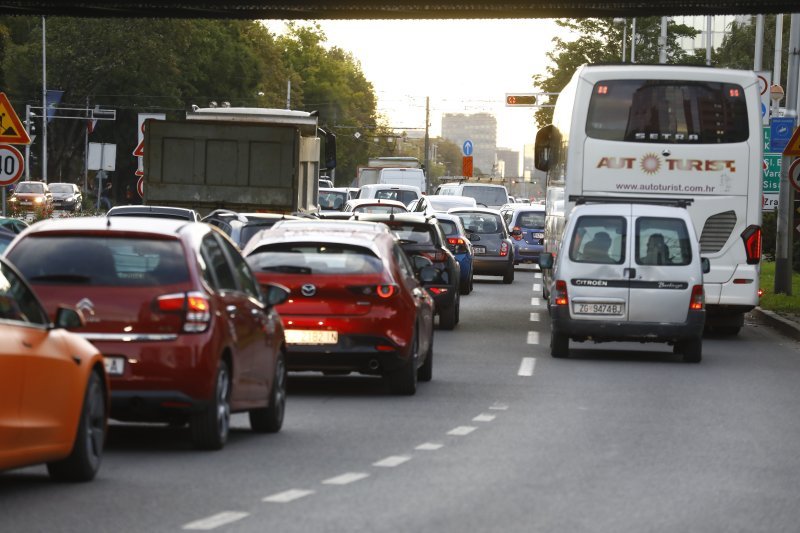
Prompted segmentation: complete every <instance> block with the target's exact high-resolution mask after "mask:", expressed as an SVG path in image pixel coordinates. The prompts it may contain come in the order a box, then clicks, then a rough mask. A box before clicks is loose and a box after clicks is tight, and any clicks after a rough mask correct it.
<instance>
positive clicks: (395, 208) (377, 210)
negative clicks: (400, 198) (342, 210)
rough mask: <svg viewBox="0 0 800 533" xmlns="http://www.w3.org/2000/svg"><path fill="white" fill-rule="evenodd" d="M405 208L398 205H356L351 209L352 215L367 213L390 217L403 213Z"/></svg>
mask: <svg viewBox="0 0 800 533" xmlns="http://www.w3.org/2000/svg"><path fill="white" fill-rule="evenodd" d="M405 212H406V208H405V207H400V206H399V205H389V204H367V205H357V206H355V207H354V208H353V213H367V214H370V215H391V214H392V213H405Z"/></svg>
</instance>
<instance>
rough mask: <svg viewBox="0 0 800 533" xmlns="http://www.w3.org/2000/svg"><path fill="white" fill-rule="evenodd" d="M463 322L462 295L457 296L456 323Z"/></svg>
mask: <svg viewBox="0 0 800 533" xmlns="http://www.w3.org/2000/svg"><path fill="white" fill-rule="evenodd" d="M459 322H461V295H458V296H456V324H458V323H459Z"/></svg>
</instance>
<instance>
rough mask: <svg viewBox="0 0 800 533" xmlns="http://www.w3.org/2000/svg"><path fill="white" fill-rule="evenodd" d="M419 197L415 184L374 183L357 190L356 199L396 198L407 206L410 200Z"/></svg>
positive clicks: (418, 190)
mask: <svg viewBox="0 0 800 533" xmlns="http://www.w3.org/2000/svg"><path fill="white" fill-rule="evenodd" d="M395 170H399V169H395ZM421 197H422V192H421V191H420V188H419V187H417V186H416V185H386V184H380V183H375V184H372V185H364V186H362V187H361V188H360V189H359V190H358V196H357V199H359V200H364V199H370V198H378V199H381V200H397V201H400V202H403V203H404V204H405V205H406V206H408V205H409V204H411V202H413V201H414V200H416V199H418V198H421Z"/></svg>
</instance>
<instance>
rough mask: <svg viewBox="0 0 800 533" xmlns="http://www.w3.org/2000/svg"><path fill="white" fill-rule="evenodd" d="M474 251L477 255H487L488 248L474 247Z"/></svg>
mask: <svg viewBox="0 0 800 533" xmlns="http://www.w3.org/2000/svg"><path fill="white" fill-rule="evenodd" d="M472 251H473V252H475V253H476V254H485V253H486V247H485V246H473V247H472Z"/></svg>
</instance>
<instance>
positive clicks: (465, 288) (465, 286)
mask: <svg viewBox="0 0 800 533" xmlns="http://www.w3.org/2000/svg"><path fill="white" fill-rule="evenodd" d="M460 292H461V294H463V295H465V296H466V295H467V294H469V293H471V292H472V271H470V273H469V278H467V282H466V283H462V284H461V288H460Z"/></svg>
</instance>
